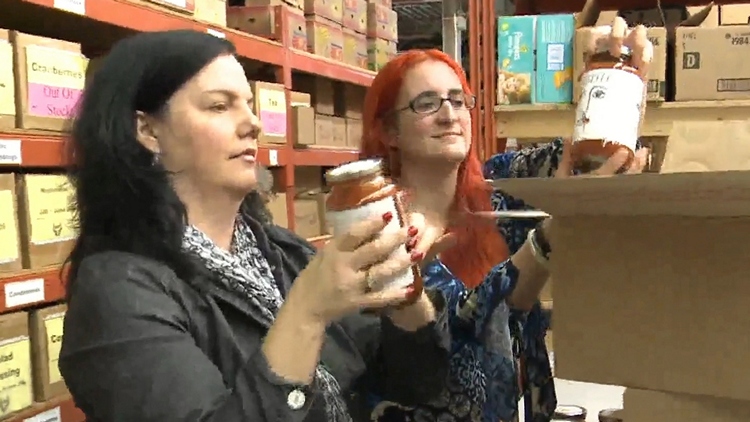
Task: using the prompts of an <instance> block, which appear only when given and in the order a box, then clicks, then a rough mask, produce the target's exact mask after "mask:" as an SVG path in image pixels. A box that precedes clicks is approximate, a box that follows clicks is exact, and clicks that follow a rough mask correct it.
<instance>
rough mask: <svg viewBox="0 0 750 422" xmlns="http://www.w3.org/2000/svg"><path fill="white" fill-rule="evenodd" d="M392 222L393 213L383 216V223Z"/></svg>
mask: <svg viewBox="0 0 750 422" xmlns="http://www.w3.org/2000/svg"><path fill="white" fill-rule="evenodd" d="M391 220H393V213H392V212H390V211H388V212H387V213H385V214H383V221H385V222H386V223H390V222H391Z"/></svg>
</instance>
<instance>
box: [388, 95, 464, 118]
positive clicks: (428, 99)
mask: <svg viewBox="0 0 750 422" xmlns="http://www.w3.org/2000/svg"><path fill="white" fill-rule="evenodd" d="M444 102H448V103H450V105H451V107H453V108H454V109H455V110H461V109H466V110H471V109H473V108H474V106H476V105H477V99H476V97H475V96H473V95H469V94H466V93H463V92H461V93H454V94H448V96H447V97H441V96H439V95H437V94H435V93H432V92H427V93H422V94H420V95H417V96H416V98H414V99H413V100H411V101H410V102H409V105H408V106H406V107H404V108H400V109H397V110H395V111H396V112H401V111H406V110H409V109H411V110H412V111H413V112H415V113H417V114H432V113H436V112H437V111H438V110H440V107H442V106H443V103H444Z"/></svg>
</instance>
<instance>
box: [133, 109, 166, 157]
mask: <svg viewBox="0 0 750 422" xmlns="http://www.w3.org/2000/svg"><path fill="white" fill-rule="evenodd" d="M154 123H155V122H154V121H153V119H152V118H151V117H150V116H148V115H147V114H146V113H144V112H142V111H136V112H135V137H136V139H138V142H140V143H141V145H143V146H144V147H146V149H148V150H149V151H151V152H152V153H154V154H155V155H158V154H159V153H160V152H161V148H160V147H159V137H158V136H157V134H156V127H155V124H154Z"/></svg>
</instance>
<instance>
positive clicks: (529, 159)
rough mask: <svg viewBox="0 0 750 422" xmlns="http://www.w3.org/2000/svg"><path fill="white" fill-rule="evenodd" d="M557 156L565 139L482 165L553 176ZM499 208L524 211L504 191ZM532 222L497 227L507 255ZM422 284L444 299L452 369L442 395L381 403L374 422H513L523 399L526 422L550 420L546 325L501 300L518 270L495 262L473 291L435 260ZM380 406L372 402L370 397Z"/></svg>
mask: <svg viewBox="0 0 750 422" xmlns="http://www.w3.org/2000/svg"><path fill="white" fill-rule="evenodd" d="M561 154H562V141H560V140H556V141H554V142H552V143H550V144H547V145H544V146H542V147H539V148H529V149H525V150H521V151H518V152H510V153H504V154H498V155H495V156H493V157H492V158H490V160H488V161H487V163H486V164H485V168H484V171H485V177H487V178H491V179H501V178H510V177H550V176H552V175H553V173H554V171H555V169H556V168H557V164H558V162H559V160H560V157H561ZM492 204H493V207H494V208H495V209H496V210H518V209H527V208H529V207H527V206H526V205H525V204H524V203H523V202H522V201H521V200H518V199H515V198H512V197H510V196H508V195H505V194H503V193H501V192H497V193H495V194H493V196H492ZM536 223H537V221H534V220H522V221H508V220H505V221H503V222H501V223H500V224H499V226H498V228H499V230H500V231H501V233H502V234H503V236H504V238H505V240H506V242H507V243H508V246H509V248H510V252H511V253H515V252H516V251H517V250H518V249H519V248H520V247H521V245H522V244H523V242H524V241H525V240H526V236H527V234H528V231H529V230H530V229H532V228H533V227H534V226H535V225H536ZM423 273H424V280H425V284H426V285H427V286H429V287H431V288H437V289H439V290H441V291H442V292H443V293H444V294H445V296H446V298H448V306H449V309H450V310H451V314H450V324H451V331H452V336H453V346H452V358H451V372H450V378H449V380H448V384H447V388H446V389H445V391H444V392H443V394H442V396H441V397H439V398H438V399H436V400H434V401H433V402H431V403H428V404H425V405H422V406H419V407H416V408H405V407H402V406H400V405H398V404H395V403H388V402H380V403H379V405H378V406H377V407H376V408H375V412H373V418H372V420H373V421H378V422H511V421H514V420H516V419H517V417H518V403H519V399H520V398H521V397H524V398H525V408H526V421H527V422H549V421H550V419H551V417H552V414H553V413H554V410H555V407H556V404H557V399H556V397H555V388H554V382H553V379H552V372H551V368H550V363H549V356H548V354H547V348H546V346H545V342H544V337H545V334H546V331H547V328H548V327H549V322H548V321H547V320H546V319H545V318H544V316H543V314H542V312H541V308H540V307H539V305H538V304H537V305H536V306H535V307H534V309H532V310H531V311H530V312H520V311H515V310H513V309H511V308H510V307H509V306H508V304H507V303H506V301H505V299H506V298H507V297H508V295H509V294H510V293H511V292H512V291H513V289H514V288H515V286H516V282H517V281H518V269H517V268H516V267H515V266H513V264H512V263H511V262H510V261H509V260H508V261H505V262H502V263H499V264H498V265H497V266H495V267H494V268H493V269H492V270H491V271H490V273H489V274H488V275H487V277H486V278H485V280H484V281H483V282H482V283H481V284H480V285H479V286H477V287H476V288H474V289H467V288H466V287H465V286H464V284H463V283H462V282H461V281H460V280H458V279H457V278H456V277H455V276H454V275H453V274H452V273H451V272H450V270H448V268H446V267H445V265H443V264H442V263H441V262H440V261H439V260H435V261H433V262H431V263H430V264H428V265H427V266H426V268H425V269H424V271H423ZM519 360H523V361H524V363H525V365H524V369H525V370H524V371H523V372H524V373H522V374H520V375H521V378H523V380H524V381H523V385H524V390H525V391H520V389H519V382H518V380H519V371H518V361H519ZM373 400H374V401H375V402H378V400H377V399H376V398H373Z"/></svg>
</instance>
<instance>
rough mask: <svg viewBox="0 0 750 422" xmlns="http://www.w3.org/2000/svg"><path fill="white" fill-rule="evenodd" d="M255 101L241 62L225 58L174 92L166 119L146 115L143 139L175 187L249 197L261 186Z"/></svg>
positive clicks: (141, 123) (142, 121)
mask: <svg viewBox="0 0 750 422" xmlns="http://www.w3.org/2000/svg"><path fill="white" fill-rule="evenodd" d="M252 100H253V92H252V90H251V89H250V85H249V83H248V81H247V77H246V76H245V71H244V70H243V68H242V66H241V65H240V63H239V62H238V61H237V59H235V58H234V57H233V56H229V55H227V56H221V57H218V58H216V59H215V60H214V61H213V62H211V63H210V64H209V65H208V66H206V67H205V68H203V70H201V72H200V73H198V74H197V75H196V76H195V77H194V78H193V79H191V80H189V81H188V82H187V83H186V84H185V85H184V86H183V87H182V88H180V89H179V90H178V91H177V92H175V94H174V95H173V96H172V98H171V99H170V100H169V101H168V103H167V107H166V112H165V113H164V114H163V115H160V116H156V117H154V116H145V117H144V116H142V117H141V118H140V119H139V128H138V129H139V130H138V132H139V137H140V138H141V142H144V137H145V138H146V139H145V142H144V144H146V147H147V148H149V149H151V150H152V151H158V157H159V159H160V160H161V163H162V164H163V165H164V167H165V168H166V169H167V170H168V171H170V172H173V173H175V176H174V182H175V184H180V185H182V186H186V187H190V188H193V189H196V190H198V191H202V190H206V189H208V190H213V191H215V190H216V189H219V190H224V191H227V192H230V193H233V194H236V195H238V196H239V195H243V196H244V195H245V194H247V193H249V192H250V191H252V190H253V189H255V187H256V185H257V177H256V169H255V156H256V153H257V149H258V135H259V133H260V129H261V127H260V121H259V120H258V118H257V117H256V116H255V114H254V113H253V110H252ZM149 137H151V138H149ZM149 143H151V144H152V145H151V146H150V145H149Z"/></svg>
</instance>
